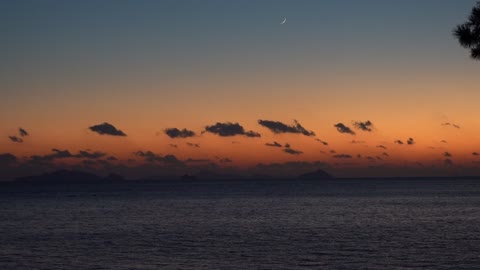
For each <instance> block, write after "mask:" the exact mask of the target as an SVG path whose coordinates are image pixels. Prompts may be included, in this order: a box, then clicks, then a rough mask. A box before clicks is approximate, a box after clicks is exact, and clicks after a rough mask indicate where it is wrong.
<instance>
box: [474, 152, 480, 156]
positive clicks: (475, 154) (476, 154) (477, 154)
mask: <svg viewBox="0 0 480 270" xmlns="http://www.w3.org/2000/svg"><path fill="white" fill-rule="evenodd" d="M472 155H473V156H480V154H479V153H478V152H473V153H472Z"/></svg>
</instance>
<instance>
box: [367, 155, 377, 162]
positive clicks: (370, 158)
mask: <svg viewBox="0 0 480 270" xmlns="http://www.w3.org/2000/svg"><path fill="white" fill-rule="evenodd" d="M365 159H367V160H369V161H373V162H375V161H376V159H375V158H374V157H372V156H368V157H365Z"/></svg>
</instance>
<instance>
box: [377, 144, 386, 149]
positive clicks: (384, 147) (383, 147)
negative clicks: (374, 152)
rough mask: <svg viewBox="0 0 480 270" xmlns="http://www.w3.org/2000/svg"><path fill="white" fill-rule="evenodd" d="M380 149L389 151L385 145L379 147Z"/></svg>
mask: <svg viewBox="0 0 480 270" xmlns="http://www.w3.org/2000/svg"><path fill="white" fill-rule="evenodd" d="M377 147H378V148H382V149H387V147H386V146H385V145H381V144H380V145H377Z"/></svg>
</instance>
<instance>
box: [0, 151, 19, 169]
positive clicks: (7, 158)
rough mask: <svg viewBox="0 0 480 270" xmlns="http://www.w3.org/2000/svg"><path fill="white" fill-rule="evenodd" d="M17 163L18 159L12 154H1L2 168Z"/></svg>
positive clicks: (0, 165) (0, 163) (0, 162)
mask: <svg viewBox="0 0 480 270" xmlns="http://www.w3.org/2000/svg"><path fill="white" fill-rule="evenodd" d="M16 162H17V157H16V156H14V155H12V154H10V153H3V154H0V167H2V166H9V165H12V164H15V163H16Z"/></svg>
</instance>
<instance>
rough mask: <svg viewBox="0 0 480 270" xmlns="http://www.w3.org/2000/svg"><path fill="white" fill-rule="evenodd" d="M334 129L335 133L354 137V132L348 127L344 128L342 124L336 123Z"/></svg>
mask: <svg viewBox="0 0 480 270" xmlns="http://www.w3.org/2000/svg"><path fill="white" fill-rule="evenodd" d="M333 126H334V127H335V128H337V131H338V132H340V133H347V134H351V135H355V132H354V131H353V130H352V129H350V128H349V127H347V126H345V125H344V124H343V123H337V124H335V125H333Z"/></svg>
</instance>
